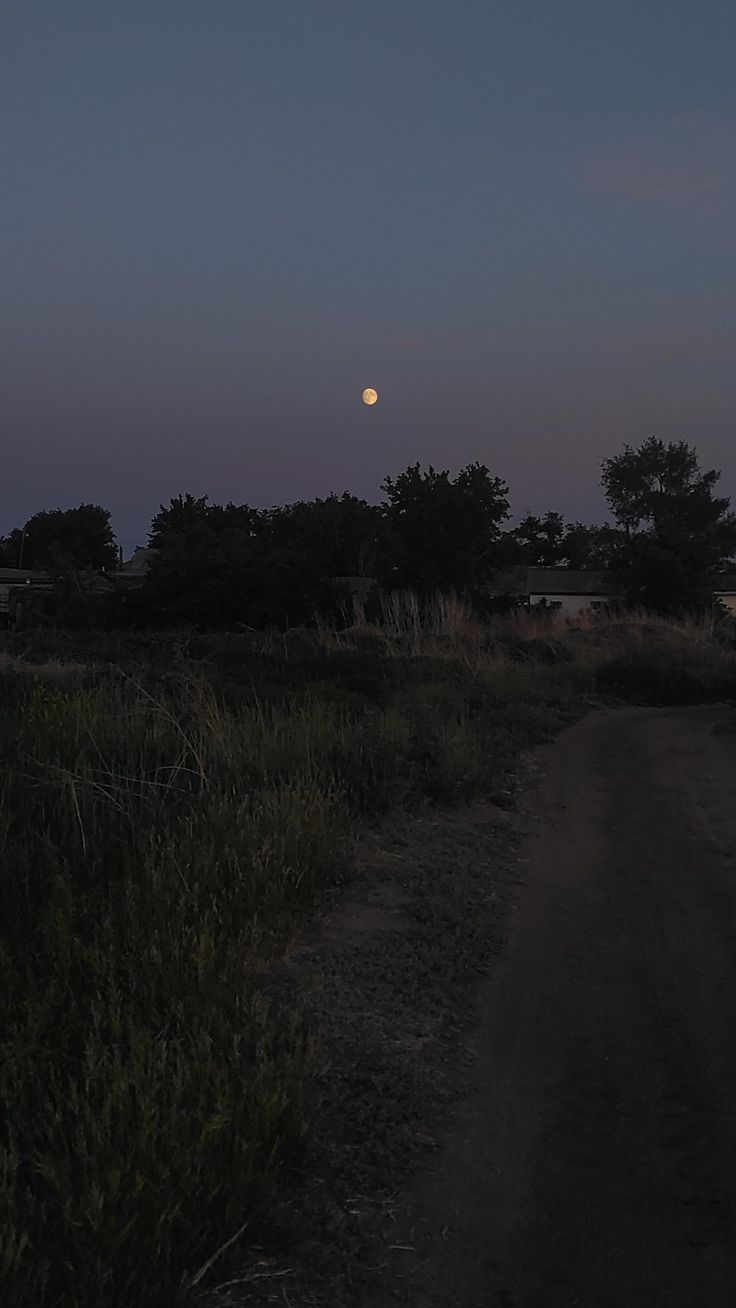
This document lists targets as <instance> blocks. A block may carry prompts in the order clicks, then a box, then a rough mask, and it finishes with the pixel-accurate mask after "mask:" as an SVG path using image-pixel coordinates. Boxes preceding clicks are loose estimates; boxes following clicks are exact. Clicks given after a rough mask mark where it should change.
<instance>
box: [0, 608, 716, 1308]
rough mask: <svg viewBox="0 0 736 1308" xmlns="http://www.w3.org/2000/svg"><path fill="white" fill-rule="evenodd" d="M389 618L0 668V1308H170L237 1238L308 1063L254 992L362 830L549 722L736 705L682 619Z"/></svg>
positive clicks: (294, 1122)
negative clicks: (724, 702)
mask: <svg viewBox="0 0 736 1308" xmlns="http://www.w3.org/2000/svg"><path fill="white" fill-rule="evenodd" d="M384 619H385V625H384V626H383V627H379V628H377V629H376V628H373V629H367V630H366V629H363V630H358V631H352V632H343V633H341V634H340V635H339V636H334V635H332V634H331V633H328V632H322V633H320V634H317V635H315V636H313V637H308V638H306V637H305V638H304V639H301V638H300V646H299V649H300V652H299V653H298V654H297V653H295V652H294V651H293V650H292V647H290V646H289V645H288V642H287V640H286V639H285V638H284V639H282V638H280V637H279V638H273V637H267V638H264V640H263V641H262V642H261V643H260V644H259V643H258V642H257V641H256V642H255V643H254V641H253V640H252V639H250V638H248V639H247V640H244V641H241V640H239V639H238V638H228V639H227V640H225V641H217V640H213V641H212V642H210V643H209V645H208V644H207V643H206V642H205V643H202V642H200V646H197V657H199V658H200V659H201V660H202V665H201V666H200V667H199V668H194V667H193V665H192V664H191V663H185V662H182V661H181V660H180V661H179V662H178V663H177V664H176V666H175V669H174V670H173V671H172V669H171V667H170V666H169V665H168V663H167V660H166V657H165V655H166V650H165V648H164V646H163V644H162V642H161V641H159V646H160V648H159V647H157V662H156V672H155V675H153V674H151V675H148V673H147V672H146V670H145V669H144V671H143V672H141V673H136V674H132V675H125V674H123V673H121V672H120V671H119V670H118V671H115V670H114V669H113V670H112V671H110V670H108V671H104V670H101V669H100V667H99V666H98V667H95V666H94V665H91V664H89V663H87V664H78V665H64V664H61V663H52V664H47V665H46V667H45V668H43V669H39V668H37V669H36V670H35V671H34V670H33V669H32V668H29V667H28V665H27V664H26V663H24V662H23V660H19V659H5V661H4V664H3V666H1V667H0V702H2V704H3V709H4V713H3V716H2V718H1V719H0V763H1V764H2V771H1V772H0V1039H1V1040H2V1048H1V1049H0V1303H2V1304H3V1305H5V1304H7V1305H9V1306H10V1305H12V1306H13V1308H57V1306H60V1305H62V1304H63V1305H64V1308H99V1305H102V1304H105V1305H106V1308H129V1306H130V1305H132V1304H135V1305H136V1308H160V1305H163V1304H165V1305H167V1308H169V1306H170V1308H175V1306H176V1305H177V1304H179V1303H182V1304H183V1303H185V1302H186V1301H187V1300H188V1298H189V1297H190V1296H191V1290H192V1288H193V1287H194V1286H196V1285H199V1284H202V1283H204V1281H205V1280H206V1278H207V1276H208V1275H209V1274H210V1271H211V1269H216V1268H217V1266H218V1261H219V1259H220V1258H221V1257H223V1256H225V1255H226V1254H231V1253H232V1252H233V1250H234V1249H235V1248H236V1245H237V1242H238V1240H243V1239H249V1240H252V1239H254V1238H256V1237H257V1234H258V1231H259V1222H263V1220H264V1214H265V1213H267V1211H268V1203H269V1198H270V1195H271V1194H272V1191H273V1188H274V1186H275V1184H276V1183H277V1182H278V1179H279V1176H280V1175H281V1173H282V1172H283V1169H284V1168H285V1167H287V1166H288V1167H291V1166H294V1165H298V1164H299V1161H300V1158H301V1157H302V1156H303V1152H304V1149H305V1147H306V1141H307V1139H308V1130H309V1120H310V1113H311V1110H312V1103H311V1099H310V1090H309V1087H310V1085H311V1084H313V1083H314V1081H315V1077H316V1075H317V1073H318V1071H319V1069H320V1067H321V1053H320V1049H319V1044H318V1042H317V1040H316V1038H315V1036H314V1034H313V1033H312V1032H310V1031H309V1030H307V1029H305V1027H304V1025H303V1023H302V1022H301V1021H300V1019H298V1017H297V1016H296V1015H295V1014H294V1013H293V1012H291V1011H290V1010H289V1009H288V1008H283V1007H279V1005H278V1004H277V1003H276V1002H275V1000H273V999H272V1000H271V1001H270V1002H268V1001H266V1000H265V999H264V997H263V993H262V991H261V990H260V988H259V985H258V973H259V971H262V969H263V967H264V964H265V962H266V961H267V960H268V959H269V958H270V957H271V956H272V955H273V952H274V949H276V948H277V947H278V941H279V940H280V939H281V940H282V939H283V937H284V933H285V932H287V931H288V929H289V925H290V923H292V922H293V921H294V920H295V919H296V918H297V917H298V915H299V914H300V912H302V911H303V909H304V907H305V906H306V905H308V904H309V903H310V902H311V901H312V900H313V898H314V896H315V895H316V894H318V893H319V891H320V889H321V888H322V887H323V886H324V885H325V884H327V883H328V882H329V881H331V880H334V879H335V878H336V877H340V876H342V875H343V874H344V871H345V869H346V866H347V863H348V850H349V845H350V833H351V830H352V828H353V825H354V823H355V822H356V821H359V820H364V819H371V818H373V817H375V816H376V815H378V814H381V813H384V812H386V811H387V810H390V809H391V808H392V807H396V806H401V807H411V806H413V805H417V804H422V803H427V802H442V801H447V800H458V799H459V800H462V799H467V798H470V797H471V796H472V795H474V794H477V793H478V792H482V793H486V794H493V793H494V792H495V789H496V788H498V787H499V784H500V783H502V782H503V780H504V777H505V773H506V770H507V768H508V765H509V762H510V761H511V759H512V758H513V754H514V750H515V749H516V748H517V746H518V744H519V742H520V741H522V740H524V739H526V738H528V739H529V740H530V741H531V740H534V739H538V738H539V732H540V724H541V723H543V722H545V721H546V718H545V717H544V714H545V712H546V708H547V706H549V705H553V706H554V705H557V706H561V705H562V706H566V705H574V704H576V703H578V702H579V701H580V697H581V696H582V695H585V694H589V693H600V692H604V693H605V694H607V695H610V696H613V697H621V698H629V699H637V698H638V699H644V700H647V701H648V702H673V701H674V702H684V701H685V700H687V699H688V698H689V699H697V698H698V697H700V698H706V697H716V696H722V695H727V694H729V693H730V694H734V693H736V680H735V678H734V657H733V652H732V651H730V650H726V649H723V648H721V647H720V646H718V645H717V644H716V643H715V642H714V641H712V640H710V639H709V636H708V632H707V631H706V630H705V629H704V628H701V627H696V626H694V625H693V624H684V623H679V624H678V623H672V622H670V623H666V622H662V621H659V620H657V621H654V622H653V621H652V620H651V619H649V618H644V617H640V616H637V615H634V616H627V617H626V618H625V619H624V620H612V619H609V618H605V617H600V618H598V617H597V618H595V619H594V620H587V621H586V620H583V619H579V620H577V621H574V622H570V621H566V620H565V619H561V618H559V617H556V616H555V617H551V618H547V617H545V618H544V619H543V621H542V622H541V623H540V622H539V621H538V620H537V619H536V618H535V619H530V618H529V617H528V615H524V614H518V615H512V616H511V617H510V618H509V619H506V620H503V621H501V620H495V621H494V622H493V623H492V624H491V623H489V624H482V623H481V622H480V621H479V620H478V619H477V618H476V617H475V616H474V615H473V614H472V612H471V611H470V609H469V608H468V606H467V605H465V604H464V602H462V601H457V600H454V599H452V598H447V597H437V599H436V602H435V603H433V604H431V605H423V606H420V604H419V602H418V600H417V599H416V597H412V596H411V595H403V596H402V595H393V596H391V597H388V599H387V600H386V602H385V609H384ZM294 649H296V646H295V647H294ZM219 656H221V657H223V658H225V657H226V659H227V664H226V666H227V669H228V676H227V678H226V677H225V676H224V673H222V672H218V667H217V657H219ZM238 660H241V661H242V662H243V668H239V667H238ZM203 669H204V671H203ZM241 673H242V675H241ZM215 686H217V687H218V688H217V689H215V688H214V687H215ZM527 728H528V732H527ZM525 732H527V735H526V736H525Z"/></svg>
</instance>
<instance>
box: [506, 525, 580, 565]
mask: <svg viewBox="0 0 736 1308" xmlns="http://www.w3.org/2000/svg"><path fill="white" fill-rule="evenodd" d="M506 534H507V536H508V539H509V543H510V545H511V547H512V550H511V554H512V556H513V562H515V563H527V564H529V566H530V567H537V568H554V567H555V566H556V565H557V564H558V563H560V562H562V559H563V551H562V542H563V539H564V536H565V521H564V518H563V516H562V514H561V513H554V512H552V511H550V512H548V513H545V514H544V516H543V517H541V518H539V517H536V516H535V514H533V513H527V514H526V516H525V517H524V518H522V519H521V521H520V522H518V523H517V524H516V526H515V527H512V528H511V530H510V531H509V532H507V533H506Z"/></svg>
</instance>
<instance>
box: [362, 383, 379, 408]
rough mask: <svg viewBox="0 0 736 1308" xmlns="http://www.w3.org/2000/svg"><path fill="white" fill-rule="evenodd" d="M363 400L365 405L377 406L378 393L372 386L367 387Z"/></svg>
mask: <svg viewBox="0 0 736 1308" xmlns="http://www.w3.org/2000/svg"><path fill="white" fill-rule="evenodd" d="M361 399H362V401H363V403H364V404H375V403H376V401H377V400H378V391H374V389H373V387H372V386H366V388H365V390H364V391H363V394H362V396H361Z"/></svg>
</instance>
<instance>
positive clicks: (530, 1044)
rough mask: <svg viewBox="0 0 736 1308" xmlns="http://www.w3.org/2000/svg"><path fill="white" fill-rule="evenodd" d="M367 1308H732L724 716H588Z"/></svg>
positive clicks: (735, 1138) (735, 1113) (732, 1018)
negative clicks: (467, 1065)
mask: <svg viewBox="0 0 736 1308" xmlns="http://www.w3.org/2000/svg"><path fill="white" fill-rule="evenodd" d="M548 763H549V765H548V769H547V777H546V780H545V782H544V785H543V787H542V793H541V802H540V801H539V799H537V801H536V802H535V807H536V817H535V818H534V819H533V821H534V828H535V829H534V831H533V834H532V836H531V838H530V841H529V843H528V846H527V854H528V864H527V868H526V873H525V876H524V878H523V883H522V885H521V886H520V887H519V888H517V895H516V904H515V907H514V910H513V913H512V915H511V919H510V932H509V936H508V941H507V944H506V947H505V948H504V950H503V953H502V957H501V958H500V960H498V961H497V963H496V966H495V968H494V969H493V972H492V974H491V976H490V977H489V979H488V980H487V981H486V982H485V983H484V991H483V996H482V1005H481V1021H480V1025H479V1028H478V1031H477V1044H478V1056H477V1061H476V1064H475V1072H474V1084H473V1088H472V1090H471V1092H470V1094H469V1095H467V1096H466V1098H465V1100H464V1102H463V1103H462V1106H461V1108H460V1109H459V1111H458V1114H457V1115H456V1117H455V1122H454V1126H453V1127H452V1129H451V1131H450V1133H449V1134H448V1135H447V1137H446V1138H445V1140H444V1142H443V1148H442V1150H441V1152H440V1153H439V1154H438V1155H437V1156H436V1157H435V1159H433V1160H432V1161H431V1162H430V1163H429V1165H428V1166H427V1167H426V1168H425V1169H424V1170H423V1173H422V1175H421V1176H419V1178H418V1179H417V1181H416V1183H415V1185H414V1188H413V1191H412V1193H411V1195H410V1196H409V1197H408V1198H407V1199H406V1201H405V1202H404V1203H403V1204H402V1206H401V1212H400V1216H399V1220H398V1222H397V1224H396V1226H395V1228H394V1229H395V1236H394V1239H393V1246H394V1247H393V1249H391V1251H390V1253H389V1255H388V1264H387V1267H386V1270H385V1273H384V1282H383V1285H382V1287H381V1288H380V1289H379V1290H377V1291H376V1292H375V1293H372V1292H371V1293H370V1294H369V1295H367V1296H366V1297H365V1298H364V1300H363V1303H364V1305H365V1308H369V1305H370V1308H388V1305H389V1304H392V1305H393V1304H396V1303H397V1302H400V1303H404V1304H411V1305H414V1306H415V1308H430V1305H431V1306H432V1308H450V1305H452V1308H480V1306H481V1305H483V1308H495V1306H496V1305H498V1308H562V1305H565V1308H568V1306H569V1308H572V1306H573V1305H581V1308H582V1306H585V1308H622V1306H623V1305H626V1308H640V1306H641V1308H645V1305H646V1308H657V1306H661V1308H680V1306H681V1308H695V1306H696V1305H698V1306H699V1305H709V1308H720V1306H721V1305H723V1308H726V1305H731V1304H734V1303H736V710H734V709H732V708H727V707H723V706H716V707H707V708H706V707H704V708H691V709H623V710H616V711H610V712H603V713H596V714H593V715H592V716H590V717H588V718H586V719H585V720H584V721H582V722H580V723H578V724H577V725H576V726H574V727H572V728H571V729H569V730H568V731H566V732H565V733H563V735H562V736H561V737H560V738H559V740H558V741H557V743H556V744H555V745H554V746H553V747H552V748H551V750H550V751H549V756H548Z"/></svg>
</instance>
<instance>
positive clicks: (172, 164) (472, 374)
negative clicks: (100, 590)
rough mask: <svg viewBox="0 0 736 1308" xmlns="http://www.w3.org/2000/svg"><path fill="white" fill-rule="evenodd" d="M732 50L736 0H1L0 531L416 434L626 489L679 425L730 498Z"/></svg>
mask: <svg viewBox="0 0 736 1308" xmlns="http://www.w3.org/2000/svg"><path fill="white" fill-rule="evenodd" d="M735 53H736V7H735V6H734V4H733V0H679V2H678V3H675V4H673V3H672V0H647V2H646V3H645V4H644V3H642V0H555V3H550V0H513V3H511V0H509V2H508V3H493V4H492V3H489V0H157V3H155V4H152V3H151V0H126V2H125V4H120V3H117V0H5V3H4V4H3V6H2V9H0V74H1V76H0V112H2V118H3V125H2V134H1V137H0V140H1V144H0V155H1V163H2V178H3V224H2V235H1V236H0V251H1V253H0V260H1V266H2V307H3V309H2V323H3V335H2V342H1V345H2V363H3V381H2V405H1V407H0V421H1V422H2V451H3V461H2V474H1V476H0V534H4V533H6V532H7V531H9V530H10V529H11V528H12V527H13V526H16V525H18V524H20V523H22V522H23V521H24V520H25V518H26V517H28V516H29V515H30V514H31V513H34V512H36V511H37V510H39V509H42V508H52V507H56V506H61V507H66V506H69V505H72V504H76V503H79V502H80V501H81V500H91V501H94V502H98V503H101V504H103V505H105V506H106V507H107V508H110V509H111V510H112V513H113V523H114V526H115V528H116V531H117V534H118V538H119V540H120V542H121V544H122V545H123V547H124V549H125V551H126V554H128V553H130V552H131V551H132V548H133V546H134V545H135V544H136V543H142V542H143V541H144V539H145V536H146V532H147V528H148V524H149V522H150V518H151V515H152V514H153V513H154V512H155V511H156V509H157V508H158V505H159V503H160V502H161V501H162V500H163V501H168V499H169V498H170V496H172V495H175V494H177V493H179V492H180V491H191V492H192V493H193V494H197V495H200V494H205V493H206V494H209V496H210V498H211V499H212V500H214V501H221V500H227V499H233V500H235V501H237V502H247V503H250V504H253V505H256V506H265V505H269V504H274V503H286V502H289V501H291V500H294V499H299V498H309V497H312V496H314V495H325V494H328V493H329V492H330V491H333V490H334V491H342V490H346V489H347V490H351V491H353V492H355V493H357V494H360V495H363V496H365V497H366V498H367V499H370V500H377V499H378V498H380V491H379V487H380V483H381V481H382V479H383V477H384V476H385V475H386V474H387V473H389V474H392V475H395V474H396V473H397V472H400V471H401V470H402V469H403V468H405V467H406V466H407V464H409V463H413V462H415V461H417V460H419V461H420V462H421V463H423V464H427V463H430V462H432V463H434V465H435V466H438V467H449V468H451V469H452V470H453V471H456V470H457V469H458V468H459V467H461V466H462V465H463V464H465V463H468V462H469V461H471V460H476V459H477V460H479V461H481V462H483V463H486V464H487V465H488V466H489V467H490V468H491V470H492V472H493V473H494V474H498V475H499V476H502V477H504V478H505V479H506V480H507V481H508V482H509V485H510V489H511V501H512V507H513V509H514V511H515V512H516V513H522V512H524V511H525V510H526V509H532V510H533V511H535V512H536V511H540V512H541V511H544V510H546V509H548V508H554V509H558V510H560V511H561V512H563V513H565V514H566V515H567V516H569V517H572V518H582V519H587V520H595V519H598V520H600V519H601V518H602V517H603V516H604V503H603V499H602V495H601V491H600V486H599V475H600V474H599V466H600V462H601V459H602V458H604V457H606V456H607V455H611V454H615V453H617V452H618V450H619V449H620V448H621V446H622V445H623V443H624V442H625V441H628V442H629V443H630V444H634V445H636V444H639V443H640V442H641V441H642V440H644V439H646V437H647V436H649V435H652V434H654V435H657V436H659V437H661V438H662V439H664V440H680V439H686V440H688V441H690V442H691V443H693V444H695V445H696V446H697V448H698V450H699V452H700V455H701V464H702V465H703V466H705V467H711V466H715V467H718V468H720V469H721V470H722V472H723V477H722V481H721V488H722V491H723V493H725V494H730V495H731V496H732V497H733V498H734V499H735V500H736V422H735V419H736V300H735V299H734V279H735V276H736V79H734V76H733V67H734V55H735ZM367 385H371V386H375V387H376V388H377V390H378V391H379V394H380V401H379V403H378V404H377V405H375V406H374V407H373V408H372V409H368V408H365V407H364V406H363V405H362V404H361V403H360V393H361V390H362V388H363V387H364V386H367Z"/></svg>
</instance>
